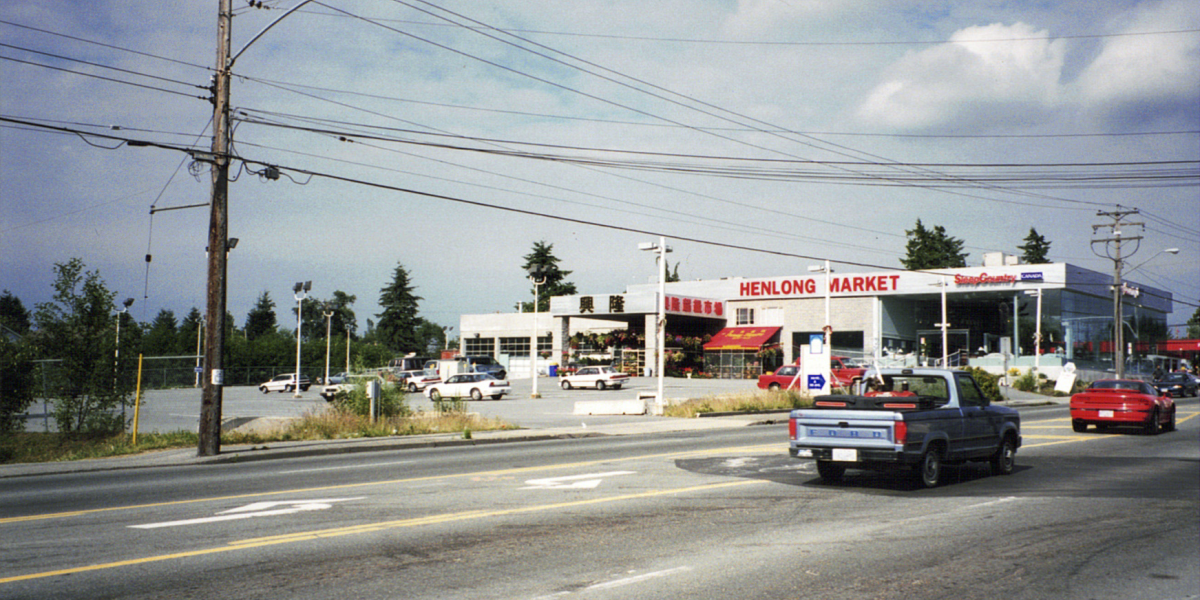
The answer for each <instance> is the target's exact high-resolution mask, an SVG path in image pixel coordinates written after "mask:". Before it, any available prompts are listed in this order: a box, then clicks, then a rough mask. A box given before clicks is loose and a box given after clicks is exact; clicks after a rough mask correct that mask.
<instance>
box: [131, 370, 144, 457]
mask: <svg viewBox="0 0 1200 600" xmlns="http://www.w3.org/2000/svg"><path fill="white" fill-rule="evenodd" d="M141 408H142V355H141V354H138V376H137V391H136V392H134V394H133V442H132V443H133V445H134V446H136V445H137V430H138V411H140V410H141Z"/></svg>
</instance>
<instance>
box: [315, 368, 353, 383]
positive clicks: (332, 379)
mask: <svg viewBox="0 0 1200 600" xmlns="http://www.w3.org/2000/svg"><path fill="white" fill-rule="evenodd" d="M350 377H351V375H350V373H347V372H346V371H342V372H341V373H338V374H337V375H330V376H329V381H324V382H322V381H320V379H321V378H320V377H318V378H317V380H318V381H317V383H324V384H325V385H337V384H339V383H346V380H347V379H350Z"/></svg>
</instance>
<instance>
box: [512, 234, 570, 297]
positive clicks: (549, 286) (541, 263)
mask: <svg viewBox="0 0 1200 600" xmlns="http://www.w3.org/2000/svg"><path fill="white" fill-rule="evenodd" d="M524 258H525V264H524V265H522V266H521V269H522V270H523V271H524V273H525V275H526V277H528V276H529V271H530V269H533V268H534V267H535V266H537V267H541V269H542V271H541V272H542V279H543V280H544V281H545V283H542V284H541V285H538V286H535V287H536V288H537V303H538V312H547V311H549V310H550V298H552V297H554V296H572V295H574V294H578V293H579V292H578V291H577V290H576V289H575V284H574V283H571V282H569V281H563V280H564V279H566V277H567V275H570V274H571V273H572V271H563V270H562V269H559V268H558V263H559V259H558V257H557V256H554V244H547V243H546V242H544V241H543V242H534V243H533V251H532V252H530V253H529V254H526V255H525V256H524ZM530 291H531V292H532V291H533V290H532V289H531V290H530ZM521 310H522V311H525V312H533V303H532V302H522V303H521Z"/></svg>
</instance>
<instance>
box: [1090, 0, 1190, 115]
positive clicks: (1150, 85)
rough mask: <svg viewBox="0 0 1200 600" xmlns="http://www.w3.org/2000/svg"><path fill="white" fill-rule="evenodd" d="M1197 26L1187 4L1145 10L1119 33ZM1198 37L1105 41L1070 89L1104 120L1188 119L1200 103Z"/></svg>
mask: <svg viewBox="0 0 1200 600" xmlns="http://www.w3.org/2000/svg"><path fill="white" fill-rule="evenodd" d="M1197 27H1200V11H1197V10H1196V8H1195V4H1194V3H1192V2H1186V3H1185V2H1164V3H1154V4H1148V5H1144V6H1143V7H1142V8H1141V9H1140V10H1138V11H1136V12H1135V13H1134V14H1133V16H1132V18H1129V19H1126V20H1125V26H1124V27H1122V28H1121V29H1120V30H1119V33H1137V32H1146V31H1174V30H1181V29H1195V28H1197ZM1198 74H1200V37H1197V36H1196V34H1195V33H1183V34H1165V35H1130V36H1122V37H1112V38H1108V39H1107V40H1106V41H1105V44H1104V47H1103V49H1102V50H1101V52H1100V54H1099V56H1097V57H1096V59H1095V60H1094V61H1092V62H1091V64H1089V65H1088V66H1087V68H1086V69H1084V71H1083V72H1082V73H1081V74H1080V76H1079V78H1078V80H1077V81H1076V82H1075V84H1074V86H1073V92H1074V96H1075V98H1076V100H1077V101H1078V102H1079V103H1080V104H1081V105H1082V106H1084V107H1086V108H1089V109H1096V110H1098V111H1100V112H1101V113H1103V114H1105V115H1106V116H1108V117H1109V118H1125V119H1134V120H1137V121H1146V120H1151V119H1155V118H1163V117H1168V116H1171V114H1172V113H1183V114H1185V115H1190V118H1191V119H1192V120H1194V119H1196V113H1197V110H1196V109H1197V102H1198V99H1200V75H1198Z"/></svg>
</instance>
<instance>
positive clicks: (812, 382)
mask: <svg viewBox="0 0 1200 600" xmlns="http://www.w3.org/2000/svg"><path fill="white" fill-rule="evenodd" d="M824 387H825V376H824V375H822V374H820V373H817V374H816V375H809V376H808V389H810V390H819V389H821V388H824Z"/></svg>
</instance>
